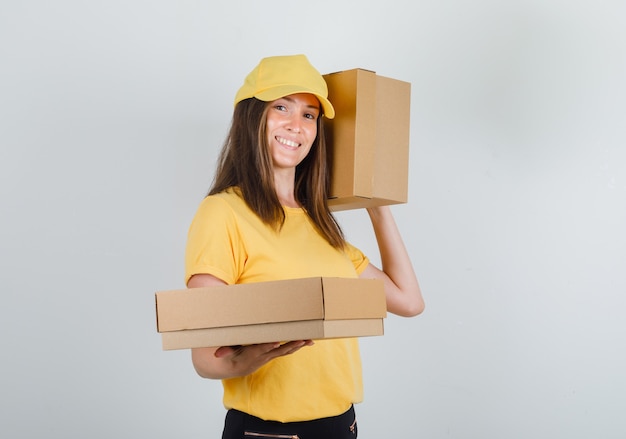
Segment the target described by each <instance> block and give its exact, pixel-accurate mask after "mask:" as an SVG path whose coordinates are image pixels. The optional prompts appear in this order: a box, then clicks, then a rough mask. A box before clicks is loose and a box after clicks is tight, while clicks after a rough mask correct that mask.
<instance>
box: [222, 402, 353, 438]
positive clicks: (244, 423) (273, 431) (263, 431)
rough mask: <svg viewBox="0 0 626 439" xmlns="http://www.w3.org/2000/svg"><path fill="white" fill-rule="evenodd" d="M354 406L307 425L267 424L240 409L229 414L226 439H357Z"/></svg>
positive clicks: (301, 423)
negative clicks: (341, 412)
mask: <svg viewBox="0 0 626 439" xmlns="http://www.w3.org/2000/svg"><path fill="white" fill-rule="evenodd" d="M356 437H357V426H356V415H355V413H354V407H350V409H349V410H348V411H347V412H345V413H344V414H342V415H339V416H333V417H330V418H322V419H315V420H312V421H303V422H286V423H283V422H276V421H264V420H262V419H259V418H257V417H255V416H251V415H248V414H247V413H243V412H240V411H238V410H232V409H231V410H229V411H228V413H226V421H225V423H224V432H223V434H222V439H250V438H253V439H254V438H256V439H275V438H279V439H355V438H356Z"/></svg>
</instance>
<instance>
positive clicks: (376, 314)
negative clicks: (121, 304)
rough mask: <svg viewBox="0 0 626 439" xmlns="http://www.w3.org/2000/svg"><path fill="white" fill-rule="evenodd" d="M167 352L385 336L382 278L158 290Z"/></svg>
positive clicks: (159, 325) (160, 326)
mask: <svg viewBox="0 0 626 439" xmlns="http://www.w3.org/2000/svg"><path fill="white" fill-rule="evenodd" d="M155 299H156V314H157V331H158V332H159V333H161V339H162V344H163V349H164V350H171V349H188V348H197V347H216V346H233V345H247V344H255V343H269V342H276V341H281V342H282V341H290V340H309V339H312V340H316V339H325V338H343V337H364V336H376V335H383V319H384V318H385V317H386V315H387V306H386V300H385V293H384V289H383V284H382V281H380V280H375V279H348V278H329V277H312V278H302V279H290V280H280V281H271V282H259V283H252V284H237V285H225V286H217V287H207V288H188V289H183V290H171V291H160V292H157V293H156V294H155Z"/></svg>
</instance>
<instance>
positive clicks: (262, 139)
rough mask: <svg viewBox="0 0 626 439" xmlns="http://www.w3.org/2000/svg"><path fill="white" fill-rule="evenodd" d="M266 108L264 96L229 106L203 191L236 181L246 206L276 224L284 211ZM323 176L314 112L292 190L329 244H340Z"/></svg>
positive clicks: (320, 133)
mask: <svg viewBox="0 0 626 439" xmlns="http://www.w3.org/2000/svg"><path fill="white" fill-rule="evenodd" d="M268 108H269V105H268V103H267V102H263V101H260V100H258V99H256V98H250V99H245V100H243V101H241V102H239V103H238V104H237V105H236V106H235V111H234V113H233V119H232V123H231V127H230V131H229V132H228V135H227V136H226V140H225V141H224V145H223V147H222V151H221V152H220V155H219V158H218V162H217V169H216V173H215V177H214V179H213V185H212V186H211V189H210V190H209V195H213V194H217V193H219V192H222V191H224V190H226V189H228V188H231V187H238V188H239V189H240V190H241V194H242V196H243V199H244V200H245V202H246V204H248V206H249V207H250V209H252V211H254V212H255V213H256V214H257V215H258V216H259V218H261V220H262V221H263V222H264V223H266V224H268V225H269V226H271V227H273V228H275V229H276V230H280V228H281V227H282V225H283V223H284V222H285V211H284V209H283V207H282V205H281V204H280V201H279V200H278V195H277V194H276V189H275V186H274V173H273V168H272V158H271V156H270V153H269V146H268V143H267V131H266V121H267V112H268ZM329 178H330V177H329V174H328V158H327V153H326V140H325V135H324V123H323V117H322V115H320V117H318V118H317V137H316V139H315V141H314V142H313V146H312V147H311V150H310V151H309V153H308V154H307V156H306V157H305V158H304V160H302V162H301V163H300V164H299V165H298V166H297V167H296V181H295V189H294V192H295V194H294V195H295V198H296V201H297V202H298V203H300V205H301V206H302V207H303V208H304V210H305V211H306V212H307V214H308V215H309V217H310V218H311V220H312V222H313V224H315V227H317V229H318V231H319V232H320V233H321V235H322V236H323V237H324V238H325V239H326V240H327V241H328V242H329V244H330V245H332V246H333V247H335V248H343V247H344V245H345V238H344V236H343V232H342V231H341V228H340V226H339V224H338V223H337V221H336V219H335V217H334V216H333V215H332V213H331V211H330V209H329V208H328V203H327V198H328V191H329Z"/></svg>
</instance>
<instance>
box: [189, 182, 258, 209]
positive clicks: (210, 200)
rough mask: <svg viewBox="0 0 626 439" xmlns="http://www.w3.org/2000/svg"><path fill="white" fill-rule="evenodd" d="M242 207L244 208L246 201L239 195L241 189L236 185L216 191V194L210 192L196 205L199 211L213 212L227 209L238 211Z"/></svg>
mask: <svg viewBox="0 0 626 439" xmlns="http://www.w3.org/2000/svg"><path fill="white" fill-rule="evenodd" d="M242 209H246V202H245V201H244V200H243V197H242V196H241V191H240V190H239V188H237V187H232V188H228V189H225V190H223V191H222V192H218V193H216V194H210V195H207V196H206V197H204V199H203V200H202V201H201V202H200V206H199V207H198V211H199V212H205V213H206V212H209V211H210V212H213V214H215V213H216V211H221V212H224V211H229V212H240V211H241V210H242Z"/></svg>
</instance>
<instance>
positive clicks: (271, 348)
mask: <svg viewBox="0 0 626 439" xmlns="http://www.w3.org/2000/svg"><path fill="white" fill-rule="evenodd" d="M312 345H313V340H296V341H290V342H287V343H283V344H281V343H277V342H275V343H261V344H254V345H248V346H240V345H237V346H222V347H220V348H218V349H217V350H216V351H215V353H214V355H215V357H217V358H225V357H235V356H240V355H242V354H243V353H244V352H245V353H246V354H247V355H249V356H251V357H262V356H268V357H270V358H269V359H273V358H277V357H282V356H284V355H291V354H293V353H294V352H297V351H298V350H300V349H301V348H303V347H304V346H312ZM268 361H269V360H268Z"/></svg>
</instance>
